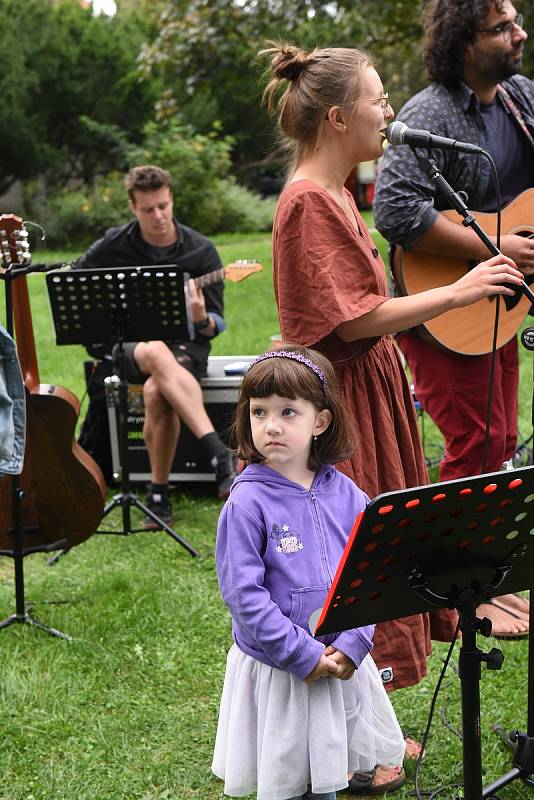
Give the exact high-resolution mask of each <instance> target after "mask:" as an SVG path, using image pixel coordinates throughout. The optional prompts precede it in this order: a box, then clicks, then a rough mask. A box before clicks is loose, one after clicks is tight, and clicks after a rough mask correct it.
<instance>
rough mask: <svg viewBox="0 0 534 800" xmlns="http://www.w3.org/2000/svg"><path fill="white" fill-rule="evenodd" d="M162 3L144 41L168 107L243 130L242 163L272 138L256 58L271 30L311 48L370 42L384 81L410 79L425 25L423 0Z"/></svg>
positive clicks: (163, 111)
mask: <svg viewBox="0 0 534 800" xmlns="http://www.w3.org/2000/svg"><path fill="white" fill-rule="evenodd" d="M158 7H159V8H160V10H161V16H160V19H161V27H160V30H159V32H158V35H157V37H156V38H155V40H154V41H153V42H152V43H151V44H150V45H149V46H147V47H145V48H144V51H143V64H144V67H145V70H146V72H148V73H149V74H157V75H159V76H161V77H162V79H163V83H164V85H165V87H166V90H165V92H164V93H163V95H162V96H161V97H160V101H159V104H158V111H159V114H160V116H161V117H165V116H166V115H173V114H176V113H178V114H179V115H180V117H181V118H182V119H183V120H184V121H186V122H188V123H190V124H192V125H193V126H194V127H195V128H196V129H198V130H205V129H206V128H207V127H209V126H210V125H211V123H212V121H213V119H218V120H220V122H221V124H222V130H223V132H224V133H227V134H231V135H232V136H233V137H234V138H235V140H236V160H237V164H238V166H239V164H243V163H247V162H251V161H253V162H254V161H257V160H260V159H261V158H262V155H263V154H265V153H267V152H269V150H271V149H272V147H273V138H272V128H271V127H270V125H269V122H268V120H267V116H266V112H265V110H264V109H262V108H261V106H260V97H261V90H262V78H261V74H262V65H261V64H260V63H259V62H258V60H257V53H258V51H259V50H261V49H262V48H263V47H265V46H266V44H267V42H268V41H269V40H283V41H292V42H295V43H297V44H299V45H300V46H302V47H305V48H309V49H311V48H313V47H315V46H345V47H353V46H363V47H366V48H369V49H370V50H371V51H372V52H373V54H374V56H375V58H376V60H377V63H378V64H379V67H380V69H381V71H382V72H383V73H384V80H385V82H387V83H388V85H389V84H391V81H393V87H394V88H397V87H402V88H403V89H407V83H408V82H410V83H411V80H409V77H411V76H409V75H408V71H407V69H406V65H407V63H408V59H407V57H408V55H409V54H410V53H411V54H412V56H413V54H414V43H416V42H417V41H418V39H419V37H420V32H421V27H420V16H421V14H420V12H421V9H420V3H418V2H414V0H410V2H407V0H381V2H380V3H377V2H376V0H361V2H359V3H358V4H355V3H354V2H352V0H339V2H323V0H240V2H228V0H192V2H187V1H186V0H159V2H158ZM391 54H394V55H395V57H394V59H393V61H392V63H391V64H389V63H388V61H389V56H390V55H391ZM412 63H413V58H412ZM263 66H265V65H263ZM417 69H418V72H419V74H420V69H419V67H418V66H417ZM390 91H391V89H390Z"/></svg>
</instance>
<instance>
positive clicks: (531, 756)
mask: <svg viewBox="0 0 534 800" xmlns="http://www.w3.org/2000/svg"><path fill="white" fill-rule="evenodd" d="M412 150H413V152H414V155H415V157H416V159H417V161H418V163H419V166H420V167H421V170H422V171H423V172H424V173H425V175H427V176H428V177H429V178H430V180H431V181H432V182H433V183H434V184H435V185H436V186H437V188H438V189H439V190H440V191H441V192H442V193H443V194H444V195H445V196H446V197H447V198H448V200H449V202H450V204H451V206H452V207H453V208H454V209H455V211H457V212H458V214H460V216H461V217H463V220H462V225H464V226H465V227H470V228H472V229H473V230H474V231H475V233H476V234H477V236H478V237H479V239H481V241H482V242H483V243H484V244H485V245H486V247H487V248H488V250H489V251H490V253H491V254H492V255H495V256H496V255H502V253H501V251H500V250H499V248H498V247H497V245H496V244H495V243H494V242H493V241H492V240H491V239H490V237H489V236H488V235H487V233H486V232H485V231H484V229H483V228H482V227H481V226H480V225H479V224H478V222H477V220H476V219H475V217H474V216H473V215H472V214H471V212H470V211H469V209H468V208H467V206H466V204H465V203H464V201H463V200H462V197H461V196H460V194H459V193H458V192H456V191H455V190H454V189H453V188H452V186H451V185H450V183H449V182H448V181H447V180H446V179H445V178H444V177H443V175H442V174H441V173H440V171H439V169H438V167H437V166H436V164H435V163H434V161H432V159H431V158H430V155H427V156H422V155H421V154H420V153H417V152H416V151H415V149H414V148H413V147H412ZM520 289H521V291H522V292H523V294H524V295H526V297H528V299H529V300H530V302H531V303H534V293H533V292H532V290H531V289H530V287H529V286H528V285H527V284H526V283H525V281H522V282H521V285H520ZM527 331H529V333H527ZM521 340H522V342H523V344H524V345H525V347H527V349H529V350H530V349H532V350H533V351H534V328H527V329H526V331H523V335H522V337H521ZM525 340H526V341H527V342H528V344H526V343H525ZM533 379H534V374H533ZM533 385H534V384H533ZM533 392H534V389H533ZM532 424H533V429H534V395H533V409H532ZM529 594H530V596H531V595H532V590H531V591H530V593H529ZM464 636H465V631H464ZM528 637H529V650H528V682H527V686H528V692H527V732H526V733H520V732H519V731H518V730H513V731H512V732H511V733H510V736H507V735H506V732H505V731H504V730H503V728H502V726H500V725H494V726H493V730H494V731H495V732H496V733H497V734H498V736H500V737H501V739H502V740H503V741H504V742H505V744H506V745H507V746H508V747H510V749H512V750H513V751H514V755H513V768H512V769H511V770H510V771H509V772H507V773H506V774H505V775H503V776H502V777H501V778H498V779H497V780H496V781H494V782H493V783H492V784H490V785H489V786H487V787H485V788H484V789H483V793H482V797H483V798H488V799H489V800H491V798H492V797H494V795H495V793H496V792H497V791H499V789H502V788H503V787H504V786H508V785H509V784H510V783H512V781H515V780H517V779H519V780H521V781H523V783H525V784H526V785H527V786H529V787H531V788H534V780H533V779H532V778H531V777H529V776H532V775H534V617H533V615H532V613H530V622H529V634H528ZM464 644H465V643H464Z"/></svg>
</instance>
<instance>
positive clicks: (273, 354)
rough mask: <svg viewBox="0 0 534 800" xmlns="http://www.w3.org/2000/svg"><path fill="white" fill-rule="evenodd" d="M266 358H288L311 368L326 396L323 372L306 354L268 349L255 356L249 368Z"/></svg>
mask: <svg viewBox="0 0 534 800" xmlns="http://www.w3.org/2000/svg"><path fill="white" fill-rule="evenodd" d="M268 358H290V359H291V360H292V361H299V362H300V363H301V364H304V365H305V366H306V367H308V369H311V371H312V372H315V374H316V375H317V377H318V378H319V380H320V381H321V384H322V387H323V392H324V396H325V399H326V398H327V397H328V384H327V382H326V378H325V375H324V372H323V371H322V369H321V368H320V367H318V366H317V364H314V363H313V361H310V359H309V358H306V356H302V355H301V354H300V353H295V352H294V351H293V350H269V351H268V352H267V353H263V354H262V355H261V356H258V357H257V358H255V359H254V361H252V362H251V364H250V366H249V369H251V368H252V367H253V366H254V365H255V364H259V363H260V361H266V360H267V359H268ZM247 372H248V370H247Z"/></svg>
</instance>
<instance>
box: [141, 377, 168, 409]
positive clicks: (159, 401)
mask: <svg viewBox="0 0 534 800" xmlns="http://www.w3.org/2000/svg"><path fill="white" fill-rule="evenodd" d="M143 402H144V405H145V411H147V412H148V413H149V415H152V416H168V415H169V414H172V413H174V412H173V410H172V407H171V406H170V405H169V403H168V402H167V400H166V399H165V397H164V396H163V395H162V393H161V392H160V390H159V389H158V387H157V384H156V382H155V381H154V380H153V379H152V378H148V380H147V381H146V382H145V384H144V386H143Z"/></svg>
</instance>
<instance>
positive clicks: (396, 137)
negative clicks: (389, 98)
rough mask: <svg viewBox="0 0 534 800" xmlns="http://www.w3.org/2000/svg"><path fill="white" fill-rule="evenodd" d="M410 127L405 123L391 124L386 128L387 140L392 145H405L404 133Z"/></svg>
mask: <svg viewBox="0 0 534 800" xmlns="http://www.w3.org/2000/svg"><path fill="white" fill-rule="evenodd" d="M407 130H408V126H407V125H405V124H404V122H398V121H397V122H390V123H389V125H388V126H387V128H386V139H387V140H388V142H389V143H390V144H393V145H395V144H404V132H405V131H407Z"/></svg>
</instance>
